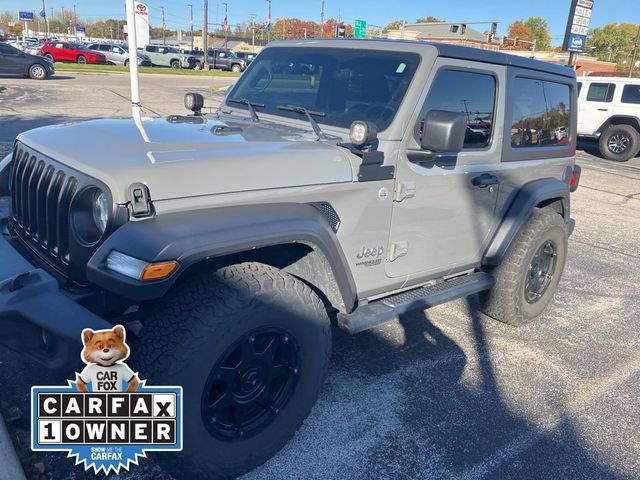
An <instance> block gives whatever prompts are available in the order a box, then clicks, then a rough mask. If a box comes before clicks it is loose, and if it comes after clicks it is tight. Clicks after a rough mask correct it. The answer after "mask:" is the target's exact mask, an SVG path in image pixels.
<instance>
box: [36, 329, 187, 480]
mask: <svg viewBox="0 0 640 480" xmlns="http://www.w3.org/2000/svg"><path fill="white" fill-rule="evenodd" d="M82 343H83V344H84V348H83V350H82V353H81V355H80V356H81V358H82V361H83V362H84V363H86V364H87V366H86V367H85V368H84V370H82V372H81V373H80V374H76V380H75V381H71V380H69V384H68V385H67V386H60V387H49V386H40V387H32V388H31V448H32V449H33V450H40V451H62V452H65V451H66V452H67V456H69V457H75V461H76V465H79V464H82V465H83V466H84V468H85V470H89V469H91V468H92V469H93V471H94V472H95V473H98V472H100V471H103V472H104V473H105V474H108V473H109V472H110V471H113V472H114V473H116V474H117V473H119V472H120V469H121V468H124V469H125V470H129V467H130V465H131V464H132V463H133V464H136V465H137V464H138V459H139V457H145V456H146V452H149V451H179V450H182V387H158V386H147V385H145V381H144V380H140V379H139V378H138V376H137V375H136V374H135V373H134V372H133V371H132V370H131V369H130V368H129V366H128V365H127V364H126V363H124V360H126V359H127V357H128V356H129V347H128V346H127V343H126V339H125V329H124V327H123V326H122V325H116V326H115V327H113V328H112V329H111V330H98V331H93V330H91V329H85V330H83V331H82Z"/></svg>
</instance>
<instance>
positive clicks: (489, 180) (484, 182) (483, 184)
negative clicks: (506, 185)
mask: <svg viewBox="0 0 640 480" xmlns="http://www.w3.org/2000/svg"><path fill="white" fill-rule="evenodd" d="M499 182H500V179H499V178H498V177H496V176H495V175H490V174H488V173H483V174H482V175H479V176H477V177H473V179H472V180H471V184H472V185H473V186H474V187H478V188H487V187H488V186H490V185H497V184H498V183H499Z"/></svg>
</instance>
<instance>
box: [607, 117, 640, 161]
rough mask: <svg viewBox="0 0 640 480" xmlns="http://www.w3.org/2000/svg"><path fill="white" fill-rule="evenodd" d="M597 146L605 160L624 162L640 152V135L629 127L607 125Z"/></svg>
mask: <svg viewBox="0 0 640 480" xmlns="http://www.w3.org/2000/svg"><path fill="white" fill-rule="evenodd" d="M599 146H600V153H601V154H602V156H603V157H604V158H606V159H607V160H613V161H615V162H626V161H628V160H630V159H632V158H633V157H635V156H636V155H637V153H638V150H640V135H639V134H638V131H637V130H636V129H635V128H633V127H632V126H631V125H609V126H608V127H607V129H606V130H605V131H604V132H602V134H601V135H600V142H599Z"/></svg>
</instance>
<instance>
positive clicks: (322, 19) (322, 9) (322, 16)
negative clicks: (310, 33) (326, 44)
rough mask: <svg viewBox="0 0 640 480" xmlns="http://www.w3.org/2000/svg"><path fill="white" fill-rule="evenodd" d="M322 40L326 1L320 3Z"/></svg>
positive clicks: (321, 36) (322, 0)
mask: <svg viewBox="0 0 640 480" xmlns="http://www.w3.org/2000/svg"><path fill="white" fill-rule="evenodd" d="M320 38H324V0H321V3H320Z"/></svg>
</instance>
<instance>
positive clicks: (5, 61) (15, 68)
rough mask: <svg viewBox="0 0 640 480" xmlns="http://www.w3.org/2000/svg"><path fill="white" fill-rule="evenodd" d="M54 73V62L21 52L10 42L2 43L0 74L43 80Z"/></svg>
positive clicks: (0, 47)
mask: <svg viewBox="0 0 640 480" xmlns="http://www.w3.org/2000/svg"><path fill="white" fill-rule="evenodd" d="M54 73H55V70H54V68H53V64H52V63H51V62H50V61H49V60H48V59H46V58H44V57H39V56H37V55H31V54H28V53H25V52H21V51H20V50H18V49H17V48H15V47H14V46H12V45H9V44H8V43H0V74H3V75H7V74H8V75H21V76H24V77H31V78H33V79H35V80H42V79H44V78H47V77H49V76H51V75H53V74H54Z"/></svg>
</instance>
